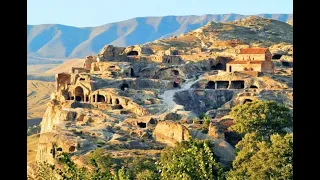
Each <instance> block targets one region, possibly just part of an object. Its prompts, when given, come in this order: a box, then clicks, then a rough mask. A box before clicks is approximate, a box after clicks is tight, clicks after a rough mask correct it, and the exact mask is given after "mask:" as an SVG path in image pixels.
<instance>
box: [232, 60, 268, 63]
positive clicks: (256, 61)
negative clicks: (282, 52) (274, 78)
mask: <svg viewBox="0 0 320 180" xmlns="http://www.w3.org/2000/svg"><path fill="white" fill-rule="evenodd" d="M249 62H250V63H249ZM263 62H264V61H249V60H247V61H235V60H233V61H230V62H228V63H227V64H262V63H263Z"/></svg>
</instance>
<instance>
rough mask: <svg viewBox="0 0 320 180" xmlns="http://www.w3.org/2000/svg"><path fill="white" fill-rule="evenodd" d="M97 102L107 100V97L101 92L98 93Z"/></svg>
mask: <svg viewBox="0 0 320 180" xmlns="http://www.w3.org/2000/svg"><path fill="white" fill-rule="evenodd" d="M97 102H106V98H105V97H104V96H102V95H100V94H98V97H97Z"/></svg>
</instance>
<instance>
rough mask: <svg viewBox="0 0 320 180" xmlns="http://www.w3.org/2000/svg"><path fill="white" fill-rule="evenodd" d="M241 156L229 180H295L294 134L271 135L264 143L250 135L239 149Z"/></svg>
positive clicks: (238, 146) (239, 145)
mask: <svg viewBox="0 0 320 180" xmlns="http://www.w3.org/2000/svg"><path fill="white" fill-rule="evenodd" d="M236 148H237V150H238V153H237V157H236V159H235V160H234V161H233V169H232V170H231V171H230V172H229V173H228V174H227V179H230V180H233V179H293V170H292V158H293V134H292V133H291V134H286V135H284V136H281V135H279V134H274V135H271V137H270V140H268V141H262V140H261V138H259V136H257V134H255V133H249V134H246V135H245V137H244V138H243V139H242V140H241V141H240V142H239V143H238V144H237V146H236Z"/></svg>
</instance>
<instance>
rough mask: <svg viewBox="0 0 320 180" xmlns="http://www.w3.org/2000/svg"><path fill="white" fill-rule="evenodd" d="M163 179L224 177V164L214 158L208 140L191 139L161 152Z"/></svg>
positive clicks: (182, 179)
mask: <svg viewBox="0 0 320 180" xmlns="http://www.w3.org/2000/svg"><path fill="white" fill-rule="evenodd" d="M158 164H159V169H160V170H161V177H162V179H170V180H171V179H172V180H175V179H176V180H177V179H179V180H191V179H199V180H202V179H205V180H207V179H224V172H223V169H222V166H221V165H220V164H219V163H218V162H217V161H216V160H215V159H214V156H213V152H212V151H211V147H210V144H209V142H208V141H201V140H193V139H191V140H189V141H184V142H181V143H179V144H178V145H177V146H175V147H173V148H172V149H167V150H166V151H164V152H163V153H162V154H161V158H160V160H159V162H158Z"/></svg>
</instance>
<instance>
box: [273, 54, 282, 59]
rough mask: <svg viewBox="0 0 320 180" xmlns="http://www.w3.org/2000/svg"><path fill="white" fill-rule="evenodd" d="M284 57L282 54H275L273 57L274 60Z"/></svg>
mask: <svg viewBox="0 0 320 180" xmlns="http://www.w3.org/2000/svg"><path fill="white" fill-rule="evenodd" d="M281 57H282V55H280V54H275V55H273V56H272V59H280V58H281Z"/></svg>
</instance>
